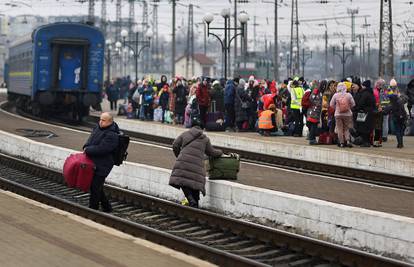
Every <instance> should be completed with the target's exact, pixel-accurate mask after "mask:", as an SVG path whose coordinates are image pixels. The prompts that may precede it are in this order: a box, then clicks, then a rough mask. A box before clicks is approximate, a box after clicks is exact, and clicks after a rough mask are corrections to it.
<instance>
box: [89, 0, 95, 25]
mask: <svg viewBox="0 0 414 267" xmlns="http://www.w3.org/2000/svg"><path fill="white" fill-rule="evenodd" d="M88 4H89V5H88V21H89V22H91V23H92V24H95V0H89V1H88Z"/></svg>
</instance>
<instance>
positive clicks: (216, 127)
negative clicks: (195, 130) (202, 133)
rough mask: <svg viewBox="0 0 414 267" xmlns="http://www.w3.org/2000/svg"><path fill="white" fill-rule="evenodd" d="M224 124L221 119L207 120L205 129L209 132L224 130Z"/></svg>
mask: <svg viewBox="0 0 414 267" xmlns="http://www.w3.org/2000/svg"><path fill="white" fill-rule="evenodd" d="M225 128H226V127H225V125H224V121H223V120H220V119H219V120H217V121H207V122H206V125H205V129H206V131H211V132H220V131H221V132H222V131H224V130H225Z"/></svg>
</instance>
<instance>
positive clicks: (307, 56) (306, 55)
mask: <svg viewBox="0 0 414 267" xmlns="http://www.w3.org/2000/svg"><path fill="white" fill-rule="evenodd" d="M311 58H312V51H310V53H305V48H304V47H303V48H302V59H301V63H302V77H305V65H306V62H307V61H308V60H309V59H311Z"/></svg>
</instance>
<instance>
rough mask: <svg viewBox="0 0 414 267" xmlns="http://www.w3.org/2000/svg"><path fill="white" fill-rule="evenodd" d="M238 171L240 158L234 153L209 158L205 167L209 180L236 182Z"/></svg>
mask: <svg viewBox="0 0 414 267" xmlns="http://www.w3.org/2000/svg"><path fill="white" fill-rule="evenodd" d="M239 169H240V156H239V155H237V154H235V153H232V154H231V155H225V154H223V155H222V156H221V157H218V158H210V159H209V161H208V167H207V170H208V176H209V179H210V180H237V173H238V172H239Z"/></svg>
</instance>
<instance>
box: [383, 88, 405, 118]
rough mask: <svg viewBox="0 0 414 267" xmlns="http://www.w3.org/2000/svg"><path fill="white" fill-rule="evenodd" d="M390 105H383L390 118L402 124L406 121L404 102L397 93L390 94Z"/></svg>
mask: <svg viewBox="0 0 414 267" xmlns="http://www.w3.org/2000/svg"><path fill="white" fill-rule="evenodd" d="M389 99H390V105H389V106H387V107H385V109H384V112H385V113H387V114H388V113H391V116H392V118H393V119H394V120H395V121H397V122H398V123H401V124H404V125H405V123H406V121H407V112H406V111H405V107H404V102H403V101H402V99H401V98H400V97H398V96H397V95H390V97H389Z"/></svg>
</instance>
